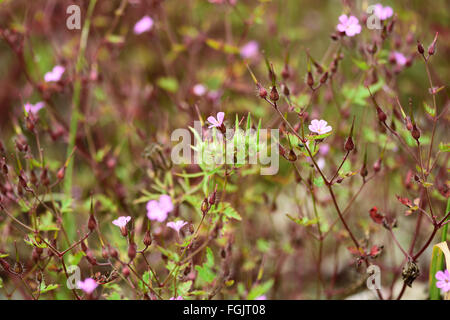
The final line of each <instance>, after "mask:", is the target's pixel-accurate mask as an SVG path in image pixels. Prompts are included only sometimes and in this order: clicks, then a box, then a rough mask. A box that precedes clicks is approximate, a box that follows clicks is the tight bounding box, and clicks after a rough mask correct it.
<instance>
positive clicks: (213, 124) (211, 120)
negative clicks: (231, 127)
mask: <svg viewBox="0 0 450 320" xmlns="http://www.w3.org/2000/svg"><path fill="white" fill-rule="evenodd" d="M224 117H225V113H224V112H218V113H217V119H216V118H214V117H213V116H209V117H208V122H209V123H211V125H210V126H209V127H208V128H214V127H215V128H220V127H222V126H223V118H224Z"/></svg>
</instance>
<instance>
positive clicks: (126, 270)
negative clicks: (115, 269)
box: [122, 266, 130, 278]
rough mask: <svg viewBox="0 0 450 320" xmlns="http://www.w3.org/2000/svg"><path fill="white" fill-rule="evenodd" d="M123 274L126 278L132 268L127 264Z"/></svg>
mask: <svg viewBox="0 0 450 320" xmlns="http://www.w3.org/2000/svg"><path fill="white" fill-rule="evenodd" d="M122 274H123V276H124V277H125V278H127V277H128V276H129V275H130V268H128V267H127V266H125V267H123V268H122Z"/></svg>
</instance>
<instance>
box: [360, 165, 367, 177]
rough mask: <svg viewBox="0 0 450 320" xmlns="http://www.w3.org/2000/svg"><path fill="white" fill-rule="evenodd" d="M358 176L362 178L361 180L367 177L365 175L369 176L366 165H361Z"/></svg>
mask: <svg viewBox="0 0 450 320" xmlns="http://www.w3.org/2000/svg"><path fill="white" fill-rule="evenodd" d="M359 174H360V175H361V177H363V178H365V177H367V175H368V174H369V171H367V167H366V165H363V166H362V168H361V171H360V172H359Z"/></svg>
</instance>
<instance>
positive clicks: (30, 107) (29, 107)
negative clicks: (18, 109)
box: [24, 101, 44, 115]
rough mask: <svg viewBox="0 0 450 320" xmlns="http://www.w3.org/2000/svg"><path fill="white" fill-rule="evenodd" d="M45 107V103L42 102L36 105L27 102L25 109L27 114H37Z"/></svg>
mask: <svg viewBox="0 0 450 320" xmlns="http://www.w3.org/2000/svg"><path fill="white" fill-rule="evenodd" d="M43 107H44V102H42V101H40V102H37V103H36V104H31V103H29V102H27V103H26V104H25V105H24V109H25V111H26V112H27V113H32V114H34V115H35V114H37V113H38V112H39V110H41V109H42V108H43Z"/></svg>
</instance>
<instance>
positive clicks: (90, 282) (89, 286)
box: [77, 278, 98, 294]
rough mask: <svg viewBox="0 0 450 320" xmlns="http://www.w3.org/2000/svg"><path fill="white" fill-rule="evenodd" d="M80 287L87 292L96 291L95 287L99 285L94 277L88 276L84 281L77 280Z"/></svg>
mask: <svg viewBox="0 0 450 320" xmlns="http://www.w3.org/2000/svg"><path fill="white" fill-rule="evenodd" d="M77 285H78V288H79V289H81V290H83V291H84V292H85V293H87V294H91V293H92V292H94V290H95V288H97V287H98V284H97V282H96V281H95V280H94V279H92V278H86V279H84V281H78V282H77Z"/></svg>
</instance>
